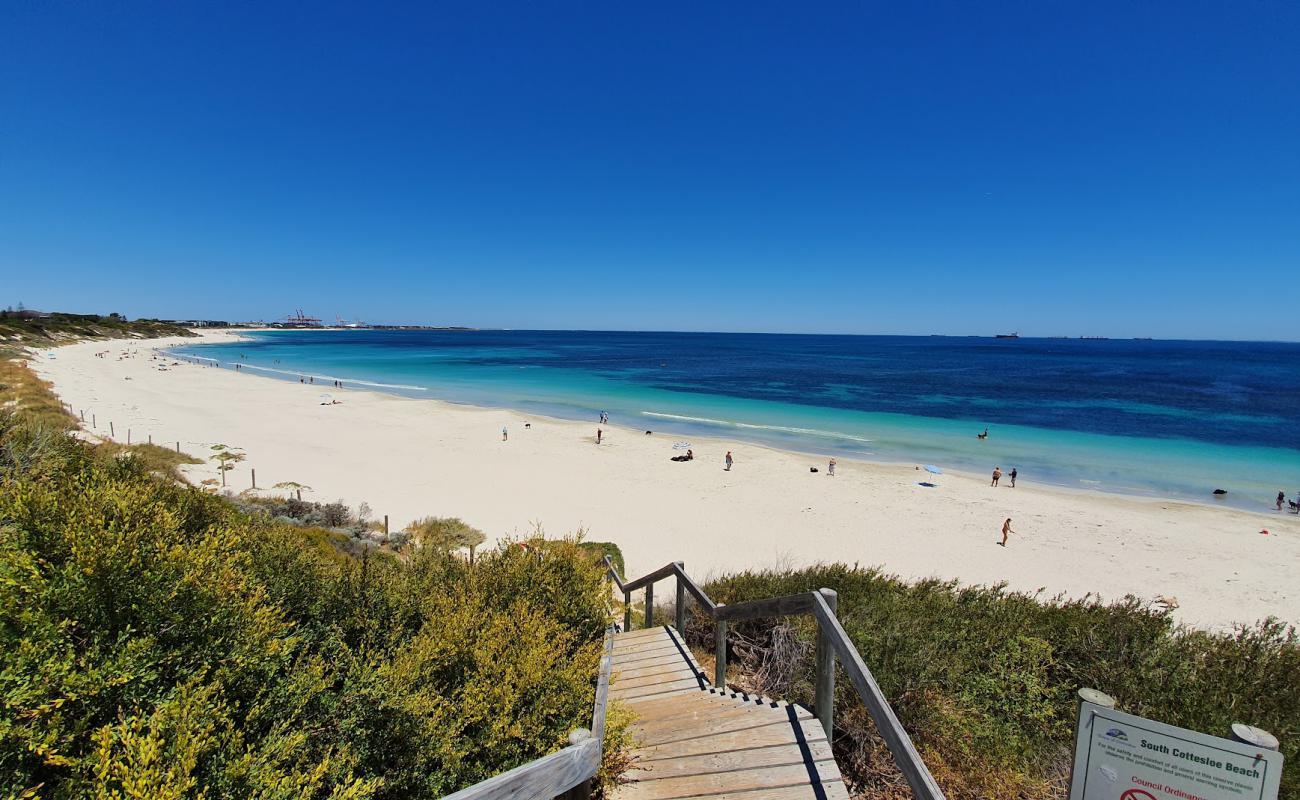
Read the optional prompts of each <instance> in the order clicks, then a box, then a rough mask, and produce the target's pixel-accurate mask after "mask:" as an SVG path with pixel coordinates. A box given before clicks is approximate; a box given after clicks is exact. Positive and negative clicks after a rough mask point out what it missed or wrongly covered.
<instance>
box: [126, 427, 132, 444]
mask: <svg viewBox="0 0 1300 800" xmlns="http://www.w3.org/2000/svg"><path fill="white" fill-rule="evenodd" d="M126 443H127V445H128V446H129V445H130V444H131V429H130V428H127V429H126Z"/></svg>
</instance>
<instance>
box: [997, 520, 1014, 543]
mask: <svg viewBox="0 0 1300 800" xmlns="http://www.w3.org/2000/svg"><path fill="white" fill-rule="evenodd" d="M1008 533H1015V531H1013V530H1011V517H1007V521H1006V522H1004V523H1002V541H1000V542H998V544H1000V545H1002V546H1003V547H1006V546H1007V534H1008Z"/></svg>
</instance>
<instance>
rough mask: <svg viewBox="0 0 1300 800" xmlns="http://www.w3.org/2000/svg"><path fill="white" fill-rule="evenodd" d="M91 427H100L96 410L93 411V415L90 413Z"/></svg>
mask: <svg viewBox="0 0 1300 800" xmlns="http://www.w3.org/2000/svg"><path fill="white" fill-rule="evenodd" d="M90 427H92V428H98V427H99V419H98V418H97V417H96V416H95V414H94V412H91V415H90Z"/></svg>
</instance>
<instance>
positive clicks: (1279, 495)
mask: <svg viewBox="0 0 1300 800" xmlns="http://www.w3.org/2000/svg"><path fill="white" fill-rule="evenodd" d="M1285 502H1286V492H1278V493H1277V510H1278V511H1281V510H1282V504H1283V503H1285Z"/></svg>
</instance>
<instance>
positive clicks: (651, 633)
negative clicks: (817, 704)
mask: <svg viewBox="0 0 1300 800" xmlns="http://www.w3.org/2000/svg"><path fill="white" fill-rule="evenodd" d="M611 655H612V658H611V662H612V679H611V685H610V696H611V697H612V698H614V699H617V700H620V701H622V702H623V703H625V704H627V705H628V706H629V707H630V708H631V709H632V710H633V711H634V712H635V713H636V715H637V721H636V722H635V723H634V725H633V729H632V732H633V735H634V737H635V739H636V741H637V746H636V750H635V751H634V754H633V755H634V759H635V760H634V763H633V766H632V769H631V770H629V771H628V773H627V774H626V775H625V776H624V780H625V781H627V782H626V783H624V784H622V785H621V786H619V787H618V788H617V789H616V790H615V792H614V793H613V797H614V800H668V799H669V798H736V800H787V798H788V799H789V800H794V799H795V798H816V799H817V800H836V799H838V798H847V797H848V796H849V794H848V791H847V790H846V789H845V787H844V780H843V778H842V777H841V776H840V770H839V767H838V766H837V765H836V764H835V758H834V756H832V754H831V746H830V742H829V741H828V739H827V736H826V731H825V730H824V729H823V728H822V724H821V722H819V721H818V720H817V718H816V717H814V716H813V714H812V713H811V712H809V711H808V710H807V709H804V708H802V707H800V706H795V705H790V704H788V703H783V702H778V701H774V700H769V699H767V698H763V697H755V696H752V695H746V694H742V693H738V692H732V691H729V690H728V689H726V687H722V688H719V687H715V686H714V685H713V684H712V683H710V682H709V681H708V679H707V678H706V677H705V673H704V671H703V670H702V669H700V666H699V664H697V663H696V662H695V659H694V657H692V655H691V652H690V650H688V649H687V648H686V645H685V643H684V642H683V641H682V639H681V637H680V635H679V634H678V633H677V631H675V630H674V629H673V628H670V627H668V626H666V625H665V626H660V627H655V628H647V629H643V630H637V631H628V632H625V633H617V634H615V635H614V643H613V651H612V654H611Z"/></svg>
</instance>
